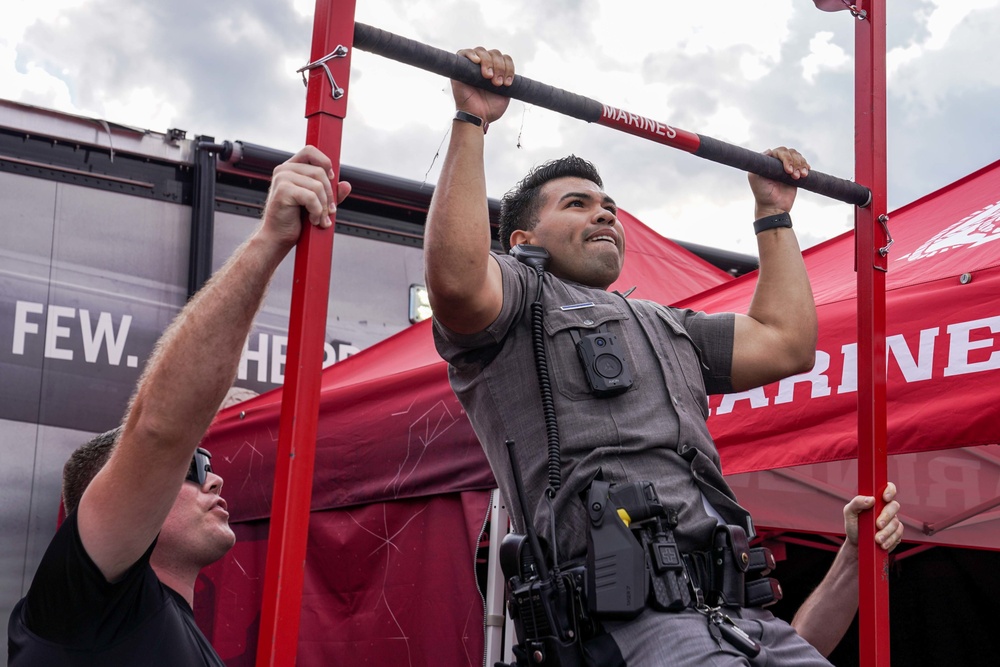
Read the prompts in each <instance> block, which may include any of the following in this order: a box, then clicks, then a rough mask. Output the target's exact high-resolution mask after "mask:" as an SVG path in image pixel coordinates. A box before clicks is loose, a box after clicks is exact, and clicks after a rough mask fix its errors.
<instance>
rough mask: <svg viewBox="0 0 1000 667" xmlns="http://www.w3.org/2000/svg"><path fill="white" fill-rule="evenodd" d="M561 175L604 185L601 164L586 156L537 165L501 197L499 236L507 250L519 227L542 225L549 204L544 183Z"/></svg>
mask: <svg viewBox="0 0 1000 667" xmlns="http://www.w3.org/2000/svg"><path fill="white" fill-rule="evenodd" d="M557 178H582V179H585V180H588V181H591V182H593V183H596V184H597V187H599V188H604V183H603V182H602V181H601V176H600V174H598V173H597V167H595V166H594V164H593V163H592V162H589V161H587V160H584V159H583V158H582V157H577V156H575V155H567V156H566V157H562V158H559V159H557V160H550V161H548V162H546V163H544V164H541V165H539V166H537V167H535V168H534V169H532V170H531V171H529V172H528V175H527V176H525V177H524V178H523V179H521V182H520V183H518V184H517V185H515V186H514V187H513V188H511V190H510V191H508V192H507V194H505V195H504V196H503V199H501V200H500V231H499V235H500V245H501V246H502V247H503V250H504V252H507V251H509V250H510V235H511V234H513V233H514V231H515V230H518V229H520V230H522V231H526V232H527V231H531V230H532V229H534V228H535V225H536V224H538V211H539V209H541V207H542V205H543V204H544V203H545V202H544V200H543V199H542V197H541V190H542V186H543V185H545V184H546V183H548V182H549V181H554V180H555V179H557Z"/></svg>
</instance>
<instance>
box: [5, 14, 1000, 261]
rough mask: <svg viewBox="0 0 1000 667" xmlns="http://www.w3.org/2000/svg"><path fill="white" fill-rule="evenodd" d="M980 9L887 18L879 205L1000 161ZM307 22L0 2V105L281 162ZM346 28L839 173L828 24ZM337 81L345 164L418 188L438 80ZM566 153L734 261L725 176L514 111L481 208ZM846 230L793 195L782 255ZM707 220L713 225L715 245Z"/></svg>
mask: <svg viewBox="0 0 1000 667" xmlns="http://www.w3.org/2000/svg"><path fill="white" fill-rule="evenodd" d="M998 5H1000V0H992V1H990V0H968V1H965V2H957V1H955V0H947V1H946V0H889V2H888V13H889V16H888V19H889V20H888V23H889V33H888V47H889V54H888V71H889V90H888V101H889V127H888V132H889V203H890V206H891V207H895V206H899V205H902V204H904V203H906V202H908V201H910V200H912V199H914V198H916V197H919V196H922V195H923V194H926V193H927V192H929V191H931V190H933V189H935V188H938V187H941V186H943V185H945V184H946V183H948V182H950V181H951V180H954V179H956V178H959V177H961V176H962V175H964V174H966V173H969V172H970V171H972V170H974V169H976V168H978V167H980V166H982V165H983V164H985V163H986V162H988V161H991V160H994V159H996V158H997V157H998V156H1000V140H998V139H997V137H1000V129H998V128H997V127H996V124H997V123H996V121H995V119H994V117H995V116H996V114H995V112H994V111H993V110H994V109H996V108H997V107H998V106H1000V67H997V65H996V58H995V56H994V55H993V54H994V52H995V47H994V42H995V35H996V34H997V33H998V32H1000V7H998ZM313 8H314V1H313V0H215V1H214V2H210V3H205V2H202V1H199V0H176V1H175V2H172V3H169V4H168V3H134V2H128V1H126V0H101V2H99V3H98V2H93V1H92V0H91V1H88V0H47V1H46V2H44V3H39V2H34V1H30V0H7V2H6V3H5V13H4V20H3V21H2V22H0V96H3V97H6V98H9V99H14V100H19V101H23V102H28V103H32V104H38V105H41V106H49V107H53V108H55V109H58V110H63V111H68V112H72V113H81V114H90V115H96V116H103V117H105V118H106V119H107V120H109V121H115V122H122V123H126V124H130V125H137V126H140V127H149V128H151V129H155V130H161V131H162V130H165V129H167V128H168V127H181V128H184V129H186V130H188V132H189V133H190V134H191V135H193V134H208V135H212V136H215V137H216V138H218V139H243V140H246V141H252V142H255V143H261V144H265V145H270V146H274V147H275V148H281V149H285V150H294V149H295V148H297V147H298V145H300V144H301V143H302V141H303V139H304V136H305V122H304V120H303V118H302V116H303V109H304V102H305V93H304V89H303V87H302V85H301V82H300V79H299V77H298V75H297V74H295V69H297V68H298V67H300V66H301V65H302V64H303V63H305V62H306V60H307V59H308V57H309V53H310V50H311V49H310V43H309V42H310V38H311V15H312V12H313ZM357 20H359V21H362V22H365V23H369V24H371V25H374V26H377V27H380V28H384V29H387V30H390V31H392V32H396V33H398V34H401V35H403V36H406V37H410V38H413V39H417V40H419V41H422V42H425V43H428V44H431V45H433V46H436V47H439V48H442V49H445V50H449V51H454V50H456V49H458V48H460V47H463V46H471V45H483V46H488V47H497V48H502V49H503V50H505V51H508V52H510V53H512V54H513V55H514V56H515V58H516V59H517V64H518V71H519V72H520V73H522V74H525V75H527V76H529V77H531V78H533V79H536V80H539V81H542V82H544V83H549V84H552V85H554V86H558V87H560V88H564V89H566V90H569V91H571V92H575V93H579V94H582V95H587V96H589V97H592V98H594V99H597V100H599V101H602V102H605V103H608V104H612V105H614V106H620V107H622V108H625V109H627V110H629V111H632V112H634V113H639V114H642V115H645V116H648V117H650V118H654V119H657V120H660V121H663V122H666V123H669V124H672V125H675V126H677V127H680V128H682V129H685V130H689V131H692V132H698V133H702V134H706V135H709V136H713V137H716V138H719V139H723V140H726V141H729V142H731V143H736V144H740V145H745V146H748V147H752V148H753V149H754V150H759V149H763V148H765V147H768V146H774V145H779V144H784V145H791V146H795V147H797V148H800V149H802V150H803V152H805V153H806V154H807V157H808V158H809V159H810V161H811V162H812V164H813V166H814V168H815V169H818V170H820V171H823V172H826V173H830V174H834V175H839V176H842V177H845V178H850V177H851V175H852V172H853V114H854V109H853V72H852V62H853V48H854V27H855V23H856V20H855V19H854V18H852V17H851V16H850V15H849V14H848V13H847V12H838V13H832V14H831V13H825V12H820V11H817V10H815V9H814V8H813V7H812V5H811V3H809V2H806V1H805V0H769V1H768V2H767V3H755V2H746V1H745V0H706V1H705V2H702V3H668V2H662V0H634V1H633V2H630V3H627V5H622V4H621V3H610V2H601V1H599V0H547V1H546V2H539V1H538V0H509V1H508V2H505V3H500V4H499V5H497V4H496V3H487V2H485V0H433V1H432V0H411V2H407V3H401V2H398V0H358V5H357ZM352 64H353V69H352V72H351V89H350V97H349V102H350V103H349V109H348V117H347V120H346V123H345V137H344V147H343V153H342V156H343V160H344V162H345V163H346V164H351V165H354V166H359V167H364V168H368V169H375V170H381V171H385V172H388V173H391V174H394V175H397V176H401V177H404V178H412V179H416V180H422V179H423V178H424V177H425V174H428V173H429V176H428V178H429V179H431V180H434V179H435V178H436V174H437V169H438V168H439V166H440V162H441V158H440V157H438V158H437V161H436V164H435V166H434V167H433V168H431V169H430V171H428V168H429V166H430V165H431V164H432V162H434V161H435V155H436V154H437V153H438V150H439V147H440V145H441V142H442V139H443V138H444V137H445V136H446V133H447V132H448V129H449V128H450V120H449V119H450V117H451V113H452V111H453V108H454V107H453V102H452V100H451V96H450V93H449V85H448V83H447V81H444V80H443V79H441V78H440V77H437V76H434V75H429V74H426V73H423V72H419V71H416V70H413V69H411V68H407V67H405V66H402V65H399V64H396V63H392V62H389V61H385V60H383V59H381V58H378V57H375V56H371V55H370V54H365V53H359V52H355V53H354V54H353V56H352ZM518 145H520V148H518ZM571 152H573V153H577V154H580V155H584V156H585V157H588V158H590V159H593V160H594V161H595V162H596V163H597V164H598V165H599V167H600V168H601V171H602V174H603V175H604V176H605V179H606V181H607V183H608V187H609V189H613V193H614V196H615V197H616V199H618V200H619V201H620V202H621V204H622V205H623V207H625V208H626V209H627V210H629V211H631V212H632V213H634V214H636V215H638V216H639V217H640V218H641V219H644V220H646V221H647V222H648V223H649V224H651V225H653V226H654V227H657V228H659V229H662V230H663V231H664V232H665V233H667V234H668V235H672V236H675V237H677V238H680V239H686V240H692V241H696V242H702V243H705V244H707V245H719V246H721V247H725V248H730V249H737V250H740V251H743V252H754V249H755V243H754V239H753V233H752V230H751V229H750V226H749V224H748V223H749V221H748V218H749V217H750V216H751V215H752V201H751V199H750V195H749V191H748V189H747V187H746V179H745V177H744V176H743V175H741V174H734V173H731V171H730V170H728V169H727V168H725V167H722V166H719V165H715V164H712V163H707V162H704V161H702V160H698V159H697V158H694V157H692V156H690V155H686V154H684V153H682V152H679V151H677V150H674V149H670V148H666V147H662V146H658V145H654V144H650V143H649V142H646V141H643V140H641V139H638V138H635V137H631V136H628V135H623V134H620V133H617V132H615V131H613V130H610V129H606V128H600V127H594V126H590V125H587V124H586V123H583V122H580V121H577V120H573V119H568V118H564V117H560V116H558V115H557V114H555V113H553V112H550V111H547V110H544V109H537V108H529V109H525V107H524V106H523V105H522V104H521V103H519V102H515V103H513V104H512V105H511V110H510V111H509V112H508V117H507V118H504V119H502V120H501V121H500V122H498V123H496V124H495V126H494V127H493V128H491V129H490V134H489V137H488V146H487V161H488V162H487V168H488V183H489V187H490V190H489V191H490V194H491V195H494V196H498V195H500V194H502V193H503V191H504V190H506V188H507V187H508V186H510V185H511V184H512V183H513V182H514V181H515V180H516V179H517V178H519V177H520V176H521V175H522V174H523V172H525V171H526V170H527V169H528V168H529V167H530V166H531V165H533V164H536V163H538V162H541V161H543V160H545V159H548V158H552V157H556V156H559V155H564V154H568V153H571ZM942 155H947V159H942ZM828 209H829V210H828ZM849 211H850V208H849V207H846V206H843V205H839V204H829V203H827V202H825V201H824V200H822V199H821V198H819V199H818V200H817V198H813V197H812V196H810V197H804V196H803V197H801V198H800V202H799V203H798V204H797V211H796V229H797V230H798V231H799V234H800V237H801V238H802V239H803V245H809V244H811V243H812V242H815V241H818V240H821V239H822V238H823V237H824V234H835V233H837V232H839V231H842V230H843V228H844V227H845V225H846V224H848V223H845V222H844V221H845V219H849V217H850V214H849ZM803 217H804V218H807V219H809V220H813V221H816V222H815V224H811V225H806V224H802V225H800V224H799V220H800V218H803ZM706 220H713V221H715V220H717V221H720V222H718V225H719V226H718V227H716V229H717V231H716V232H715V233H709V232H707V231H706V225H705V224H704V221H706ZM727 221H731V223H730V222H727ZM726 224H732V227H731V228H729V227H724V225H726Z"/></svg>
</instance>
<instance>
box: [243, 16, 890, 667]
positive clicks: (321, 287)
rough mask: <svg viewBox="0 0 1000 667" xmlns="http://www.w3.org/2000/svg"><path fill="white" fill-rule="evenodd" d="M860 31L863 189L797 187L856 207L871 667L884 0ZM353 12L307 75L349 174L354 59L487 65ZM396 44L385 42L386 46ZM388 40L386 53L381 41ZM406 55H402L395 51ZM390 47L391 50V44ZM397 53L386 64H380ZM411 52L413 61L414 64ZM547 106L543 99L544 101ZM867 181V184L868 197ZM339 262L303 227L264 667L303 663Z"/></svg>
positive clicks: (715, 146)
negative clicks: (362, 52) (346, 147)
mask: <svg viewBox="0 0 1000 667" xmlns="http://www.w3.org/2000/svg"><path fill="white" fill-rule="evenodd" d="M851 9H852V13H853V14H855V15H856V16H857V17H858V18H859V19H860V20H859V21H858V23H857V27H856V32H855V58H856V72H855V105H856V115H855V161H856V174H855V178H856V180H857V183H852V182H849V181H844V180H842V179H837V178H834V177H830V176H827V175H825V174H822V173H820V172H816V171H812V172H810V175H809V177H808V178H807V179H804V181H805V182H797V183H795V184H796V185H798V186H800V187H803V188H804V189H808V190H812V191H814V192H818V193H820V194H823V195H826V196H829V197H832V198H834V199H839V200H841V201H845V202H849V203H852V204H855V205H856V206H858V207H861V208H858V209H857V210H856V213H855V227H856V228H855V261H856V269H857V273H858V279H857V280H858V488H859V492H860V493H863V494H865V495H874V496H875V497H876V507H875V509H874V511H872V512H866V513H864V514H863V515H862V516H861V529H860V531H859V532H860V535H861V538H860V544H859V553H860V576H859V586H860V588H859V603H860V647H861V664H862V665H864V667H873V666H886V667H887V666H888V665H889V604H888V601H889V596H888V581H887V577H886V570H887V567H888V556H887V554H886V553H885V552H884V551H882V550H881V549H879V548H878V547H877V546H876V544H875V540H874V535H875V532H876V529H875V525H874V521H875V517H876V516H877V515H878V513H879V512H880V511H881V509H882V507H883V505H884V502H883V500H882V498H881V497H880V493H881V490H882V489H884V488H885V486H886V415H885V409H886V408H885V404H886V403H885V402H886V381H885V368H886V366H885V364H886V358H885V272H886V266H887V261H886V259H887V258H886V255H887V251H888V245H889V241H888V236H889V235H888V227H887V224H886V223H887V219H886V217H885V212H886V211H885V207H886V194H885V193H886V145H885V118H886V117H885V0H863V1H862V2H859V3H858V5H854V6H852V7H851ZM354 13H355V0H336V1H334V0H316V14H315V18H314V22H313V38H312V51H311V57H310V64H309V66H307V68H305V71H306V72H307V75H308V92H307V95H306V118H307V119H308V127H307V134H306V143H307V144H309V145H312V146H316V147H317V148H319V149H320V150H321V151H322V152H324V153H325V154H326V155H327V156H329V158H330V159H331V160H332V161H333V164H334V170H335V172H337V173H338V174H339V171H340V147H341V137H342V132H343V119H344V117H345V116H346V111H347V90H348V83H349V78H350V59H351V58H350V56H351V50H352V48H353V45H354V43H355V41H357V43H358V46H359V48H365V49H366V50H370V51H374V52H376V53H380V55H385V56H387V57H392V58H394V59H397V60H402V61H404V62H408V63H409V64H412V65H415V66H418V67H422V68H424V69H429V70H431V71H438V73H441V74H443V75H445V76H449V77H451V78H456V79H463V75H462V74H463V73H462V71H461V70H462V69H463V68H464V69H465V70H468V71H467V72H466V73H465V74H466V75H468V76H469V78H470V79H471V80H467V81H466V82H467V83H473V84H474V85H486V84H485V83H484V80H483V79H482V77H480V76H478V67H474V66H473V67H469V66H470V65H471V63H469V62H468V61H465V62H462V61H464V59H458V58H457V57H456V56H454V54H446V53H444V52H440V51H439V50H437V49H432V48H431V47H427V46H425V45H421V44H417V43H414V42H410V41H409V40H404V39H402V38H398V37H396V36H394V35H391V34H389V33H382V32H381V31H378V30H377V29H374V28H370V27H368V26H363V25H361V24H358V25H357V26H356V25H355V23H354ZM386 36H388V40H387V38H386ZM386 40H387V41H386ZM400 44H402V49H400V48H399V45H400ZM387 45H388V46H387ZM384 49H388V51H392V53H389V52H383V50H384ZM413 52H422V53H418V54H417V56H419V57H417V56H414V57H417V60H419V62H417V61H410V60H408V58H410V57H411V55H412V53H413ZM497 92H500V93H501V94H507V95H509V96H511V97H515V98H517V99H523V100H525V101H528V102H531V103H535V104H539V105H540V106H545V107H547V108H552V109H554V110H557V111H559V112H561V113H566V114H568V115H571V116H574V117H576V118H580V119H582V120H587V121H589V122H597V123H600V124H602V125H605V126H608V127H612V128H614V129H618V130H621V131H624V132H628V133H630V134H635V135H638V136H641V137H644V138H646V139H650V140H653V141H658V142H659V143H663V144H666V145H669V146H672V147H674V148H679V149H681V150H685V151H688V152H691V153H693V154H695V155H698V156H699V157H703V158H705V159H709V160H713V161H716V162H720V163H722V164H727V165H729V166H734V167H736V168H739V169H742V170H745V171H752V172H754V173H758V174H761V175H764V176H768V177H771V178H778V179H784V178H786V177H785V175H784V173H783V171H782V170H781V169H780V164H775V163H777V160H773V159H769V158H766V157H765V156H762V155H760V154H755V153H752V152H750V151H746V150H745V149H742V148H739V147H736V146H731V145H728V144H725V143H723V142H719V141H718V140H715V139H712V138H710V137H705V136H702V135H696V134H693V133H690V132H686V131H684V130H678V129H677V128H673V127H670V126H668V125H666V124H663V123H659V122H657V121H652V120H650V119H646V118H642V117H640V116H636V115H634V114H630V113H628V112H625V111H623V110H620V109H616V108H614V107H609V106H606V105H602V104H600V103H598V102H595V101H594V100H589V99H587V98H582V97H580V96H578V95H573V94H572V93H567V92H566V91H562V90H559V89H553V88H551V87H550V86H545V85H544V84H538V83H537V82H533V81H531V80H530V79H524V78H523V77H517V78H516V79H515V82H514V85H513V86H511V87H510V88H505V89H498V90H497ZM542 98H544V101H543V100H542ZM858 183H869V184H870V186H869V188H865V187H863V186H861V185H859V184H858ZM332 255H333V227H330V228H329V229H325V230H320V229H318V228H315V227H313V226H311V225H305V226H304V230H303V233H302V238H301V239H300V241H299V244H298V247H297V249H296V256H295V272H294V279H293V280H294V285H293V288H292V303H291V312H290V322H289V334H288V352H287V357H286V364H287V365H286V372H285V385H284V391H283V396H282V404H281V420H280V423H279V434H278V459H277V462H276V465H275V482H274V499H273V505H272V512H271V529H270V535H269V539H268V548H267V564H266V569H265V575H264V596H263V600H262V610H261V624H260V632H259V642H258V651H257V665H258V667H263V666H268V667H270V666H272V665H294V664H295V657H296V653H297V649H298V636H299V619H300V611H301V601H302V587H303V581H304V575H305V558H306V544H307V538H308V528H309V509H310V508H309V505H310V502H311V498H312V477H313V464H314V460H315V444H316V422H317V418H318V412H319V389H320V372H321V368H322V362H323V342H324V336H325V333H326V310H327V303H328V296H329V294H328V292H329V284H330V263H331V258H332Z"/></svg>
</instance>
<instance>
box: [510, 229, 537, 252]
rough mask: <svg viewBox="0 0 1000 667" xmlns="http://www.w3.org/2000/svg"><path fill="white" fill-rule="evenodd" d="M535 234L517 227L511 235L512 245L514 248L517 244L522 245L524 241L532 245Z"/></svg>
mask: <svg viewBox="0 0 1000 667" xmlns="http://www.w3.org/2000/svg"><path fill="white" fill-rule="evenodd" d="M533 238H534V235H533V234H532V233H531V232H526V231H524V230H523V229H515V230H514V231H513V232H512V233H511V235H510V247H511V248H513V247H514V246H516V245H521V244H522V243H527V244H528V245H531V241H532V239H533Z"/></svg>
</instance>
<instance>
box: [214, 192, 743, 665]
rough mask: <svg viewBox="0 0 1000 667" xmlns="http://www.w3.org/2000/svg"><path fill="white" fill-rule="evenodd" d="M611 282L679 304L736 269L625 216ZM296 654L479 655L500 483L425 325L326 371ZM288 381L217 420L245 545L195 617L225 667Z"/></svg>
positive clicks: (241, 656) (332, 659) (236, 646)
mask: <svg viewBox="0 0 1000 667" xmlns="http://www.w3.org/2000/svg"><path fill="white" fill-rule="evenodd" d="M620 217H621V220H622V223H623V225H624V226H625V228H626V234H627V238H628V249H627V251H626V269H625V271H624V272H623V274H622V276H621V278H620V279H619V281H618V282H617V283H616V284H615V285H613V286H612V288H613V289H622V290H625V289H629V288H630V287H632V286H634V285H638V286H639V288H638V289H637V291H636V294H637V295H641V296H643V297H645V298H649V299H655V300H657V301H661V302H666V303H669V302H672V301H676V300H677V299H680V298H683V297H686V296H689V295H690V294H693V293H696V292H699V291H703V290H705V289H707V288H709V287H711V286H715V285H719V284H723V283H726V282H730V281H731V280H732V277H731V276H729V275H728V274H726V273H724V272H722V271H720V270H718V269H716V268H715V267H714V266H712V265H710V264H708V263H707V262H705V261H703V260H701V259H699V258H698V257H696V256H695V255H693V254H691V253H689V252H688V251H686V250H684V249H683V248H681V247H680V246H678V245H676V244H674V243H672V242H671V241H668V240H667V239H664V238H663V237H661V236H659V235H658V234H656V233H655V232H653V231H652V230H650V229H649V228H647V227H646V226H645V225H643V224H642V223H641V222H639V221H638V220H636V219H635V218H634V217H632V216H631V215H629V214H628V213H626V212H621V214H620ZM321 381H322V390H321V394H320V415H319V422H318V428H317V430H318V437H317V442H316V459H315V469H316V473H315V475H314V483H313V490H312V502H311V513H310V520H309V538H308V539H309V543H308V548H307V555H306V573H305V583H304V592H303V598H302V616H301V630H300V635H299V642H298V664H300V665H320V664H324V665H325V664H341V663H344V664H346V663H348V662H351V663H353V662H357V661H359V660H360V659H362V658H363V659H364V660H365V661H368V662H369V663H370V664H373V665H421V664H435V665H466V664H467V665H479V664H481V663H482V659H483V650H484V647H483V620H484V610H483V601H482V599H481V598H480V596H479V594H478V593H477V588H476V579H475V559H476V550H477V546H478V542H479V539H480V535H481V533H482V529H483V525H484V523H485V520H486V517H487V509H488V504H489V493H490V490H492V489H493V488H494V487H495V486H496V484H495V482H494V480H493V477H492V474H491V473H490V470H489V466H488V464H487V462H486V459H485V457H484V455H483V452H482V449H481V447H480V445H479V442H478V440H477V439H476V437H475V434H474V433H473V431H472V427H471V425H470V424H469V422H468V420H467V419H466V417H465V414H464V412H463V411H462V408H461V406H460V405H459V403H458V401H457V399H456V398H455V396H454V394H453V393H452V391H451V387H450V385H449V384H448V379H447V366H446V364H445V363H444V362H443V361H442V360H441V359H440V357H439V356H438V355H437V352H436V351H435V350H434V345H433V341H432V338H431V331H430V322H423V323H421V324H417V325H414V326H412V327H410V328H409V329H407V330H405V331H403V332H401V333H399V334H397V335H395V336H393V337H392V338H389V339H387V340H385V341H383V342H382V343H380V344H378V345H375V346H373V347H371V348H369V349H367V350H365V351H363V352H361V353H359V354H357V355H355V356H353V357H350V358H348V359H346V360H344V361H342V362H340V363H338V364H335V365H334V366H331V367H330V368H328V369H327V370H326V371H324V373H323V377H322V380H321ZM281 401H282V390H280V389H279V390H275V391H273V392H269V393H268V394H264V395H262V396H259V397H256V398H254V399H251V400H249V401H246V402H244V403H241V404H239V405H238V406H235V407H233V408H230V409H229V410H227V411H225V412H223V413H222V414H220V416H219V418H218V419H217V420H216V422H215V424H214V425H213V427H212V429H211V430H210V431H209V434H208V436H207V439H206V446H208V447H209V448H210V449H211V450H212V452H213V455H214V457H213V462H214V463H215V464H216V469H217V470H218V471H219V472H220V473H221V474H222V475H223V477H224V478H225V479H226V486H225V489H224V495H225V496H226V498H227V500H228V502H229V506H230V511H231V513H232V516H231V518H230V522H231V524H232V525H233V528H234V530H235V531H236V533H237V537H238V541H237V546H236V547H235V548H234V549H233V550H232V551H231V552H230V553H229V554H228V555H227V556H226V557H225V558H224V559H223V560H221V561H220V562H218V563H216V564H215V565H213V566H211V567H210V568H207V569H206V570H205V571H204V572H203V575H202V577H201V579H200V580H199V581H200V585H199V589H198V591H197V595H198V601H197V602H196V604H195V608H196V610H197V613H198V621H199V625H200V626H201V627H202V628H203V629H204V630H205V632H206V635H207V636H208V637H209V639H210V640H211V641H212V643H213V644H214V645H215V647H216V649H217V650H218V651H219V654H220V655H221V656H222V658H223V659H224V660H226V662H227V664H229V665H230V666H234V665H250V664H253V663H254V657H255V655H256V652H257V646H256V641H257V628H258V625H259V622H260V609H261V601H262V595H263V573H264V560H265V553H266V550H267V539H268V531H269V527H270V522H271V517H272V511H273V506H272V489H273V487H274V478H275V459H276V449H277V444H278V443H277V441H278V421H279V410H280V406H281Z"/></svg>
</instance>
